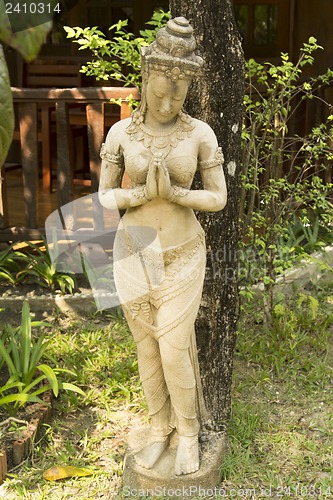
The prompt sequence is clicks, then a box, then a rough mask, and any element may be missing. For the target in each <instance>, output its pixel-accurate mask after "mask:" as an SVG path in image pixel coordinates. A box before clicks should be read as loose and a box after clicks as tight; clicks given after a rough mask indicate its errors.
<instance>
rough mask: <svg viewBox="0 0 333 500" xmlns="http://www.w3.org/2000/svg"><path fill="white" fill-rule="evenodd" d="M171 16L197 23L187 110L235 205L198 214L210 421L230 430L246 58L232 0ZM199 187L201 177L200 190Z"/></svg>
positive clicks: (201, 3) (206, 2)
mask: <svg viewBox="0 0 333 500" xmlns="http://www.w3.org/2000/svg"><path fill="white" fill-rule="evenodd" d="M170 8H171V17H177V16H184V17H186V18H187V19H188V20H189V21H190V23H191V25H192V26H193V28H194V36H195V38H196V41H197V44H198V49H197V52H198V54H199V55H201V56H202V57H203V59H204V65H203V69H202V70H201V72H200V75H199V76H198V77H197V78H196V79H195V81H194V82H193V84H192V87H191V89H190V92H189V98H188V100H187V102H186V110H187V111H188V112H189V114H190V115H191V116H193V117H195V118H199V119H201V120H203V121H205V122H207V123H208V124H209V125H210V126H211V127H212V129H213V130H214V131H215V134H216V136H217V139H218V142H219V145H220V146H222V150H223V154H224V157H225V163H224V172H225V175H226V182H227V188H228V203H227V206H226V208H225V209H224V210H223V211H222V212H218V213H204V212H201V213H198V214H197V216H198V219H199V221H200V223H201V225H202V226H203V228H204V230H205V232H206V245H207V273H206V279H205V285H204V291H203V298H202V304H201V308H200V311H199V315H198V319H197V325H196V331H197V344H198V349H199V362H200V370H201V378H202V384H203V391H204V395H205V401H206V406H207V409H208V411H209V414H210V421H209V422H208V423H207V425H206V427H208V428H209V429H211V430H214V431H218V432H225V430H226V427H227V425H228V422H229V418H230V410H231V383H232V360H233V351H234V345H235V337H236V322H237V316H238V289H237V253H238V252H237V246H238V211H239V207H238V206H239V165H240V134H241V128H242V102H243V91H244V58H243V51H242V48H241V41H240V37H239V34H238V31H237V27H236V24H235V20H234V16H233V10H232V1H231V0H170ZM199 186H200V180H199V179H196V180H195V184H194V189H195V188H198V187H199Z"/></svg>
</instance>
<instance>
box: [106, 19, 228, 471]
mask: <svg viewBox="0 0 333 500" xmlns="http://www.w3.org/2000/svg"><path fill="white" fill-rule="evenodd" d="M192 32H193V28H192V27H191V26H190V24H189V22H188V21H187V20H186V19H185V18H183V17H177V18H175V19H172V20H170V21H169V22H168V23H167V26H166V27H164V28H162V29H160V30H159V31H158V33H157V35H156V40H155V41H154V42H153V43H152V44H151V45H150V46H148V47H144V48H143V49H142V99H141V102H140V105H139V107H138V109H137V110H136V111H135V112H134V113H133V115H132V117H131V118H128V119H125V120H121V121H119V122H117V123H116V124H115V125H113V126H112V127H111V129H110V131H109V132H108V134H107V138H106V141H105V144H103V146H102V150H101V158H102V160H103V161H102V169H101V178H100V187H99V199H100V202H101V204H102V205H103V206H104V207H106V208H110V209H119V210H123V209H125V210H126V212H125V214H124V215H123V217H122V219H121V221H120V224H119V227H118V230H117V235H116V238H115V244H114V262H115V263H114V276H115V283H116V288H117V292H118V294H119V297H120V301H121V303H122V305H123V310H124V314H125V316H126V319H127V322H128V325H129V328H130V330H131V332H132V334H133V337H134V340H135V342H136V345H137V351H138V363H139V373H140V378H141V382H142V385H143V389H144V393H145V397H146V399H147V403H148V408H149V415H150V417H151V427H150V441H149V442H148V443H147V445H146V446H145V447H144V448H143V449H142V450H141V451H140V452H139V453H138V454H137V455H136V461H137V463H138V464H139V465H140V466H142V467H144V468H145V469H151V468H153V467H154V464H155V463H156V462H157V461H158V459H159V458H160V456H161V455H162V454H163V452H164V450H165V449H166V448H167V446H168V443H169V439H170V435H171V433H173V432H177V433H178V448H177V453H176V461H175V474H176V475H182V474H189V473H192V472H195V471H197V470H198V469H199V449H198V447H199V445H198V434H199V429H200V422H201V420H202V419H203V418H204V412H205V407H204V401H203V397H202V391H201V384H200V377H199V368H198V360H197V350H196V341H195V331H194V323H195V319H196V316H197V313H198V308H199V305H200V300H201V295H202V286H203V281H204V276H205V263H206V251H205V236H204V232H203V229H202V227H201V226H200V224H199V222H198V220H197V218H196V216H195V213H194V210H205V211H206V210H207V211H211V212H215V211H219V210H222V209H223V208H224V206H225V204H226V199H227V194H226V185H225V179H224V175H223V170H222V164H223V154H222V151H221V148H219V147H218V144H217V139H216V136H215V134H214V132H213V130H212V129H211V128H210V127H209V126H208V125H207V124H206V123H204V122H202V121H200V120H197V119H194V118H191V117H190V116H189V115H188V114H186V113H185V112H184V111H183V109H182V108H183V104H184V101H185V98H186V95H187V91H188V88H189V84H190V82H191V79H192V77H193V76H194V75H195V74H196V73H197V71H198V70H199V69H200V66H201V64H202V59H201V58H200V57H198V56H196V55H195V54H194V50H195V46H196V44H195V40H194V37H193V34H192ZM124 169H126V172H127V175H128V177H129V179H130V182H131V186H130V187H129V188H126V189H125V188H122V187H121V182H122V176H123V173H124ZM197 169H199V171H200V175H201V178H202V185H203V189H200V190H191V184H192V181H193V177H194V174H195V172H196V170H197Z"/></svg>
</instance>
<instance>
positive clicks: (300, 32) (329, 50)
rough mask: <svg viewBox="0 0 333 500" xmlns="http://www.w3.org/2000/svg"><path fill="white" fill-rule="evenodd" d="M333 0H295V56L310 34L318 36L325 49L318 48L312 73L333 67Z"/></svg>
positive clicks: (293, 39) (319, 72)
mask: <svg viewBox="0 0 333 500" xmlns="http://www.w3.org/2000/svg"><path fill="white" fill-rule="evenodd" d="M332 23H333V1H332V0H294V29H293V35H292V52H293V58H294V59H295V57H297V55H298V54H299V49H300V47H301V46H302V44H303V43H304V42H306V41H307V40H308V39H309V37H310V36H314V37H315V38H317V40H318V43H319V45H322V46H323V47H324V49H325V50H318V51H317V52H316V54H315V63H314V66H313V69H312V71H311V74H321V73H324V72H325V71H326V69H327V68H331V69H333V28H332Z"/></svg>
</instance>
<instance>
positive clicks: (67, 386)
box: [59, 382, 85, 396]
mask: <svg viewBox="0 0 333 500" xmlns="http://www.w3.org/2000/svg"><path fill="white" fill-rule="evenodd" d="M59 387H60V389H64V390H65V391H72V392H77V393H78V394H81V395H82V396H85V393H84V392H83V390H82V389H80V387H78V386H77V385H75V384H71V383H70V382H60V383H59Z"/></svg>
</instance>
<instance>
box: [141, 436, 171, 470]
mask: <svg viewBox="0 0 333 500" xmlns="http://www.w3.org/2000/svg"><path fill="white" fill-rule="evenodd" d="M168 444H169V437H166V438H165V439H164V440H163V441H154V442H152V443H151V444H149V445H147V446H145V447H144V448H142V450H140V451H139V452H138V453H137V454H136V455H135V460H136V463H137V464H138V465H140V466H141V467H144V468H145V469H151V468H152V467H154V465H155V463H156V462H157V460H158V459H159V458H160V456H161V455H162V453H163V451H164V450H165V448H166V447H167V446H168Z"/></svg>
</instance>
